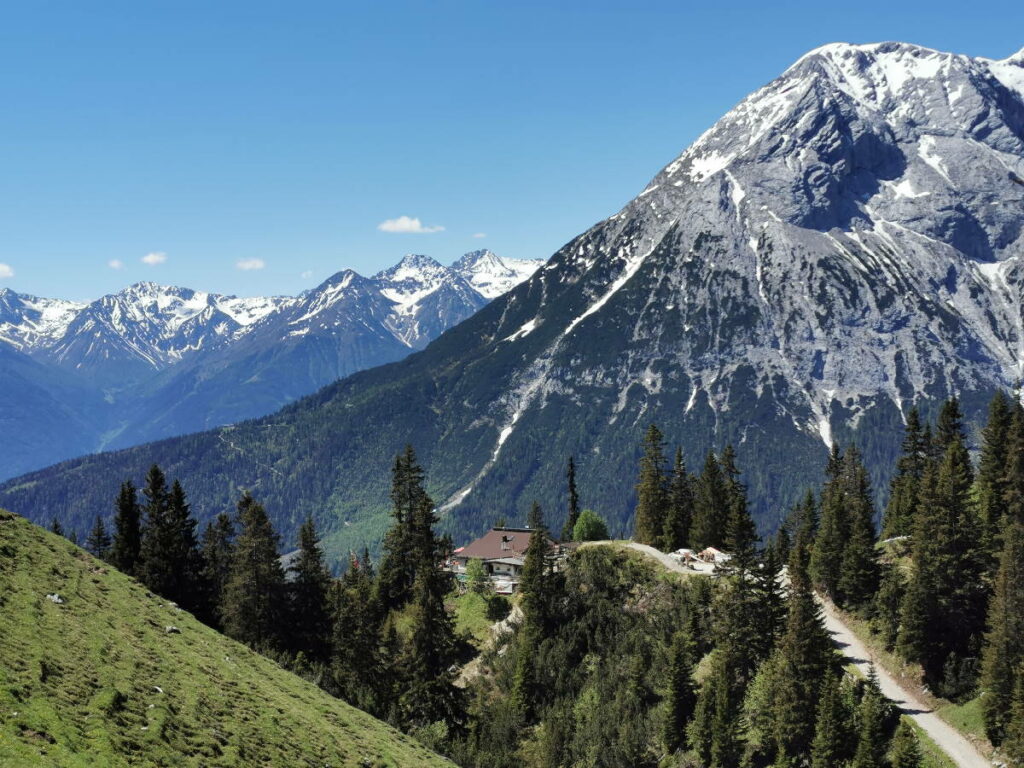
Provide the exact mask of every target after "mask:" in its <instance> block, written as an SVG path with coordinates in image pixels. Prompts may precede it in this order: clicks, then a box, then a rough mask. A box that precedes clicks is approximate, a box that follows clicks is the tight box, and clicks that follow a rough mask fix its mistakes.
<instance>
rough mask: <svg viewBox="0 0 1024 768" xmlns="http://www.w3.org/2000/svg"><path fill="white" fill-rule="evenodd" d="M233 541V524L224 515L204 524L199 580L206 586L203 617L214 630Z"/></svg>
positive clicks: (218, 616)
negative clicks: (200, 575)
mask: <svg viewBox="0 0 1024 768" xmlns="http://www.w3.org/2000/svg"><path fill="white" fill-rule="evenodd" d="M234 540H235V523H234V521H233V520H232V519H231V516H230V515H228V514H226V513H224V512H221V513H220V514H218V515H217V517H216V519H214V520H213V521H212V522H209V523H207V524H206V528H205V529H204V530H203V537H202V546H201V549H200V556H201V559H202V563H203V565H202V581H203V583H204V584H205V586H206V601H205V606H204V609H203V611H202V618H203V620H204V621H205V622H207V623H208V624H209V625H210V626H213V627H219V626H220V613H221V603H222V602H223V599H224V587H225V585H226V584H227V581H228V575H229V573H230V570H231V559H232V555H233V553H234Z"/></svg>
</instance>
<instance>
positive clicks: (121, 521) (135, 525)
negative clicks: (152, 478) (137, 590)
mask: <svg viewBox="0 0 1024 768" xmlns="http://www.w3.org/2000/svg"><path fill="white" fill-rule="evenodd" d="M141 549H142V510H141V509H140V507H139V497H138V492H137V491H136V490H135V486H134V485H133V484H132V482H131V480H127V481H125V482H123V483H121V490H120V492H119V493H118V495H117V509H116V514H115V515H114V541H113V544H112V545H111V549H110V563H111V564H112V565H113V566H114V567H115V568H117V569H118V570H120V571H122V572H124V573H127V574H128V575H130V576H135V575H137V571H138V566H139V556H140V552H141Z"/></svg>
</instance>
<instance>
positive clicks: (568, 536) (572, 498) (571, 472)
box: [562, 456, 580, 541]
mask: <svg viewBox="0 0 1024 768" xmlns="http://www.w3.org/2000/svg"><path fill="white" fill-rule="evenodd" d="M565 482H566V485H567V486H568V491H569V510H568V514H567V515H566V518H565V525H564V526H562V541H572V536H573V530H574V529H575V528H576V521H577V520H579V518H580V495H579V493H578V492H577V491H576V461H575V460H574V459H573V457H572V456H570V457H569V466H568V467H567V468H566V470H565Z"/></svg>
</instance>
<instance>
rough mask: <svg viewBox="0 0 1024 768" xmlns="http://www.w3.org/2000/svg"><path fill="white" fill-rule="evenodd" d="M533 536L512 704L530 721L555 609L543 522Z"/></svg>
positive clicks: (523, 578) (522, 581) (523, 584)
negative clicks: (540, 652)
mask: <svg viewBox="0 0 1024 768" xmlns="http://www.w3.org/2000/svg"><path fill="white" fill-rule="evenodd" d="M537 522H538V527H537V528H536V529H535V530H534V531H533V533H532V534H531V535H530V543H529V545H528V546H527V548H526V555H525V557H524V558H523V570H522V572H521V573H520V576H519V596H520V598H519V605H520V608H521V609H522V611H523V623H522V626H521V627H520V630H519V642H518V647H517V655H516V670H515V675H514V678H513V685H512V701H513V705H514V706H515V708H516V711H517V712H519V713H520V715H521V717H522V718H523V719H524V720H528V719H529V718H530V717H531V716H532V714H533V712H534V708H535V705H536V703H537V701H536V700H537V695H538V690H537V685H538V681H537V670H536V667H535V656H536V652H537V646H538V645H539V644H540V642H541V640H542V639H543V637H544V635H545V633H546V631H547V627H548V622H549V619H550V611H551V608H552V603H553V602H554V600H553V594H552V583H551V582H552V576H553V575H552V573H551V571H550V569H549V567H548V563H547V554H548V536H547V529H546V528H545V527H544V521H543V519H539V520H538V521H537Z"/></svg>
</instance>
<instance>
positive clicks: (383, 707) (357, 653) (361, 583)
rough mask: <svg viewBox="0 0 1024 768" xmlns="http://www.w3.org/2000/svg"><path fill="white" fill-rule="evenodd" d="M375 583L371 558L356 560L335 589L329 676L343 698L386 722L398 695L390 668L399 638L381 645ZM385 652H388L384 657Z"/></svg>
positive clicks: (381, 619)
mask: <svg viewBox="0 0 1024 768" xmlns="http://www.w3.org/2000/svg"><path fill="white" fill-rule="evenodd" d="M374 581H375V577H374V573H373V566H372V564H371V563H370V559H369V557H368V556H364V557H363V558H358V557H356V556H355V555H354V554H353V555H351V556H350V557H349V567H348V570H346V571H345V574H344V575H343V576H342V578H341V579H340V580H339V581H338V582H336V583H335V585H334V587H333V589H332V605H333V615H332V623H333V630H332V635H331V675H332V679H333V682H334V689H335V691H336V693H337V694H338V695H339V696H341V698H343V699H345V701H347V702H349V703H350V704H354V705H355V706H357V707H359V708H360V709H362V710H365V711H367V712H369V713H370V714H373V715H376V716H378V717H385V716H387V714H388V712H389V710H390V709H391V704H392V699H393V698H394V695H395V691H393V690H392V688H393V686H392V683H393V677H394V675H393V674H392V672H393V670H391V669H390V668H389V666H390V665H389V662H391V661H393V660H397V659H396V657H397V656H398V654H397V653H396V652H395V651H394V649H395V646H397V638H393V639H390V640H389V641H387V642H382V637H381V630H382V621H383V615H382V614H383V612H382V611H381V610H380V605H379V603H378V602H377V600H376V588H375V584H374ZM385 648H388V649H389V650H388V653H386V654H385V652H384V651H385Z"/></svg>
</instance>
